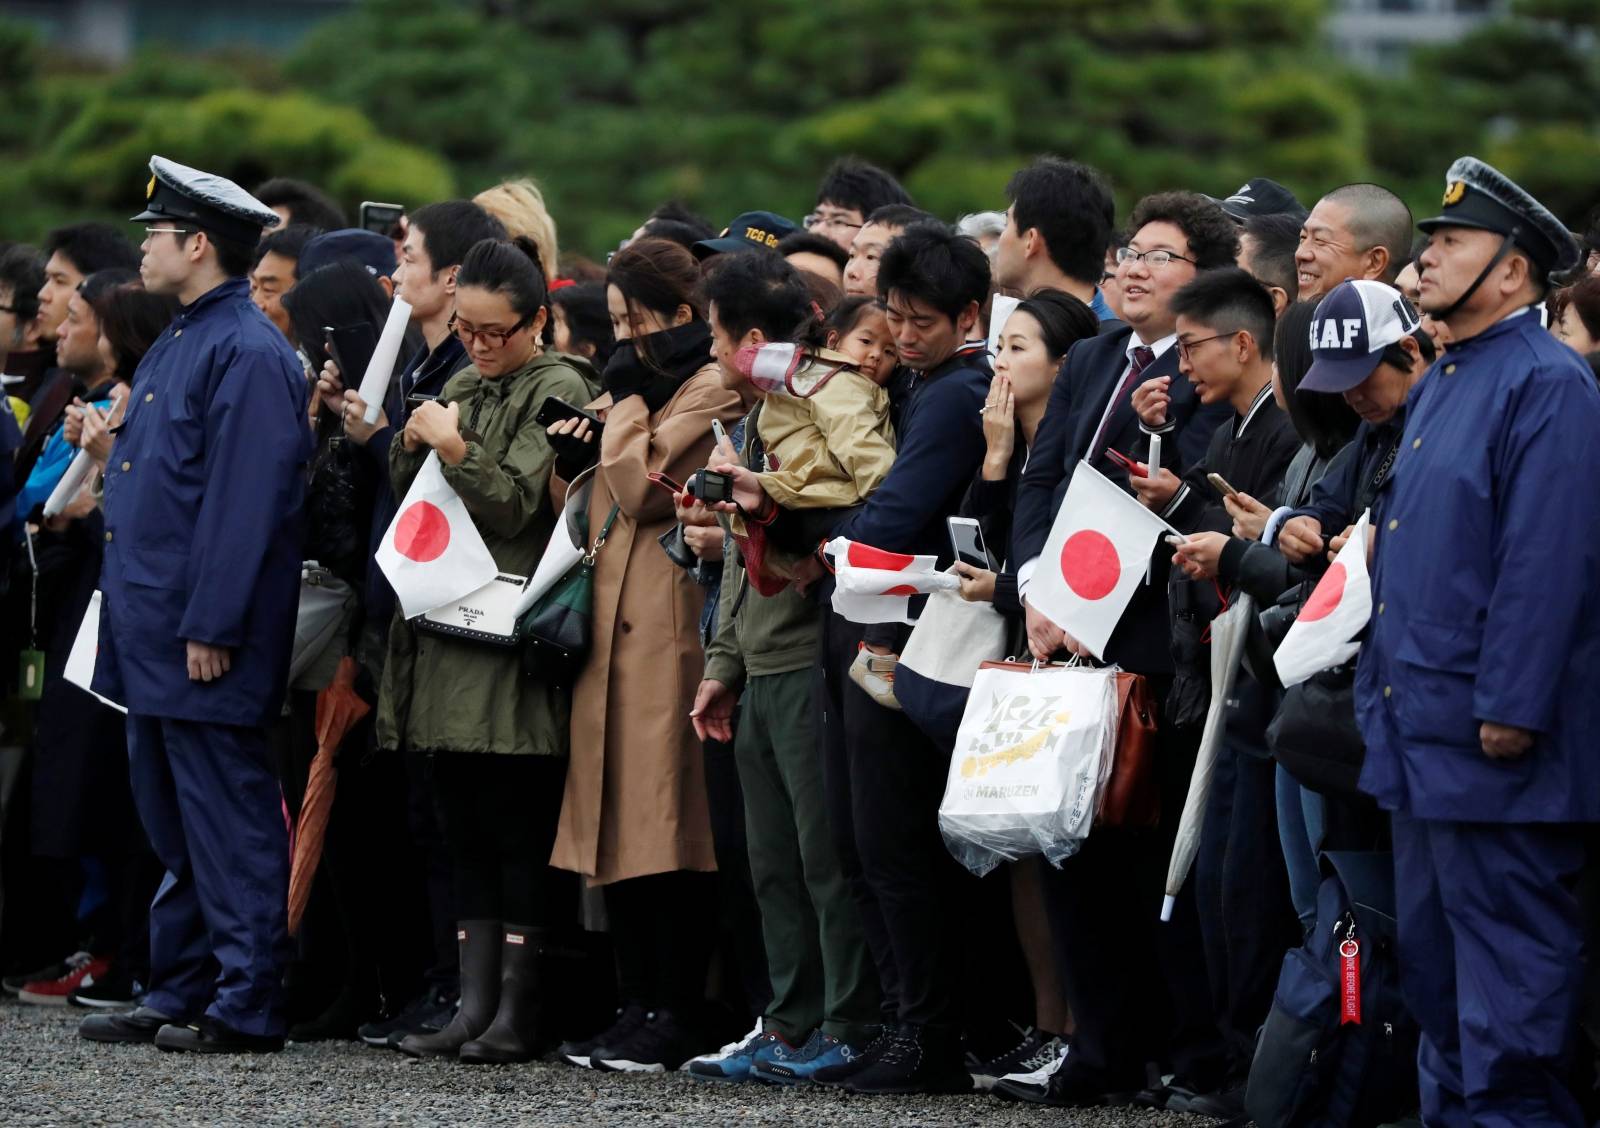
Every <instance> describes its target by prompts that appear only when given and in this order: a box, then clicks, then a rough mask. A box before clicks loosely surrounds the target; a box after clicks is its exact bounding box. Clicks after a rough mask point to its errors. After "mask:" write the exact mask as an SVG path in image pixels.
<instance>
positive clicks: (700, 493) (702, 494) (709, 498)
mask: <svg viewBox="0 0 1600 1128" xmlns="http://www.w3.org/2000/svg"><path fill="white" fill-rule="evenodd" d="M689 492H690V493H692V494H693V495H694V496H695V497H697V498H699V499H700V500H701V501H703V502H705V503H706V504H707V505H709V504H711V503H712V502H714V501H732V500H733V478H732V477H731V476H730V475H728V474H719V473H717V472H716V471H715V470H696V471H695V472H694V476H693V477H692V478H690V479H689Z"/></svg>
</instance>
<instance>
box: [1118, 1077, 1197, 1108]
mask: <svg viewBox="0 0 1600 1128" xmlns="http://www.w3.org/2000/svg"><path fill="white" fill-rule="evenodd" d="M1199 1095H1200V1090H1199V1089H1197V1088H1196V1087H1195V1086H1194V1085H1193V1084H1191V1083H1190V1082H1189V1081H1188V1080H1187V1079H1186V1078H1184V1077H1183V1076H1181V1075H1177V1074H1174V1075H1172V1076H1169V1077H1167V1078H1166V1079H1165V1080H1163V1081H1162V1082H1161V1084H1159V1085H1157V1086H1155V1087H1154V1088H1150V1089H1141V1090H1140V1091H1139V1092H1138V1093H1135V1094H1134V1097H1133V1103H1134V1104H1136V1105H1140V1106H1142V1107H1144V1108H1160V1109H1165V1110H1167V1111H1168V1112H1188V1111H1189V1105H1190V1104H1191V1103H1192V1102H1193V1101H1194V1099H1195V1098H1196V1097H1197V1096H1199Z"/></svg>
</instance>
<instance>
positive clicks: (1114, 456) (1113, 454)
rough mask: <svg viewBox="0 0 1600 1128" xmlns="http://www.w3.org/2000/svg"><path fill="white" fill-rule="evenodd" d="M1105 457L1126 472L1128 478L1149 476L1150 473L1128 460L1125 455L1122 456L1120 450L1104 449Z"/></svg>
mask: <svg viewBox="0 0 1600 1128" xmlns="http://www.w3.org/2000/svg"><path fill="white" fill-rule="evenodd" d="M1106 457H1107V458H1109V459H1110V460H1111V461H1112V462H1115V463H1116V464H1117V465H1118V466H1120V467H1122V468H1123V469H1124V470H1126V471H1127V472H1128V476H1129V477H1132V478H1148V477H1149V476H1150V472H1149V471H1148V470H1146V469H1145V468H1144V467H1143V466H1141V465H1139V464H1138V463H1137V462H1135V461H1134V460H1133V459H1131V458H1129V457H1128V456H1127V455H1125V454H1123V453H1122V452H1121V451H1120V450H1113V449H1112V448H1111V447H1106Z"/></svg>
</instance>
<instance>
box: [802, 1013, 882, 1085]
mask: <svg viewBox="0 0 1600 1128" xmlns="http://www.w3.org/2000/svg"><path fill="white" fill-rule="evenodd" d="M894 1029H895V1028H894V1027H893V1026H892V1025H890V1024H889V1023H887V1022H886V1023H884V1024H883V1025H882V1026H880V1027H878V1033H877V1034H876V1035H875V1036H874V1037H873V1039H872V1041H870V1042H868V1043H867V1044H866V1045H865V1046H862V1047H860V1049H859V1050H857V1051H856V1052H855V1053H854V1054H853V1055H840V1060H839V1061H837V1062H834V1063H833V1064H832V1065H827V1066H821V1067H819V1068H817V1069H815V1070H813V1071H812V1074H811V1080H812V1081H814V1082H816V1083H817V1084H818V1085H841V1086H842V1085H844V1084H845V1083H846V1082H848V1081H849V1080H850V1078H852V1077H854V1076H855V1075H856V1074H857V1073H860V1072H861V1071H862V1070H863V1069H865V1068H867V1066H869V1065H871V1064H872V1063H873V1062H875V1061H877V1060H878V1055H879V1054H881V1053H882V1052H883V1051H884V1049H885V1048H887V1046H888V1045H889V1043H890V1042H892V1041H893V1040H894Z"/></svg>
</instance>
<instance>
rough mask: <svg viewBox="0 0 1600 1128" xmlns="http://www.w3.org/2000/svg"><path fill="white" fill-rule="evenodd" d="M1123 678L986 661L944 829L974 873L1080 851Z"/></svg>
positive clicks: (1104, 770) (957, 755)
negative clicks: (1031, 858)
mask: <svg viewBox="0 0 1600 1128" xmlns="http://www.w3.org/2000/svg"><path fill="white" fill-rule="evenodd" d="M1116 678H1117V670H1116V668H1115V667H1110V666H1108V667H1102V668H1098V669H1096V668H1093V667H1087V666H1043V667H1030V666H1025V665H1022V664H1020V663H984V665H983V666H982V667H981V668H980V669H979V670H978V676H977V678H976V679H975V680H974V681H973V683H972V693H971V696H970V697H969V698H968V700H967V710H966V713H965V714H964V715H963V716H962V718H961V728H960V731H959V732H958V734H957V737H956V745H955V751H954V753H953V754H952V755H951V757H950V773H949V777H948V779H947V781H946V783H945V791H944V801H943V802H942V803H940V804H939V830H940V832H941V833H942V834H943V835H944V841H945V845H946V847H948V848H949V850H950V853H951V854H952V855H954V856H955V858H956V860H957V861H959V862H960V863H961V864H962V865H964V866H966V867H967V868H968V869H969V870H971V871H972V872H973V873H976V874H979V875H980V876H981V875H982V874H985V873H988V872H989V871H990V870H992V869H993V868H994V867H995V866H997V865H999V864H1000V863H1001V862H1009V861H1015V860H1016V859H1018V858H1022V857H1027V856H1028V855H1031V854H1043V855H1044V856H1045V857H1046V858H1047V859H1049V861H1050V862H1051V864H1053V865H1060V864H1061V862H1062V861H1063V860H1065V859H1066V858H1069V857H1071V856H1072V855H1073V854H1075V853H1077V851H1078V848H1079V847H1080V846H1081V845H1082V844H1083V840H1084V839H1085V838H1086V837H1088V834H1089V831H1090V829H1091V828H1092V827H1093V825H1094V817H1095V810H1096V808H1097V807H1098V806H1099V798H1100V790H1101V788H1102V787H1103V786H1104V784H1105V781H1106V778H1107V776H1108V774H1109V772H1110V770H1111V763H1112V756H1113V749H1114V748H1115V746H1116V737H1117V682H1116Z"/></svg>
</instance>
